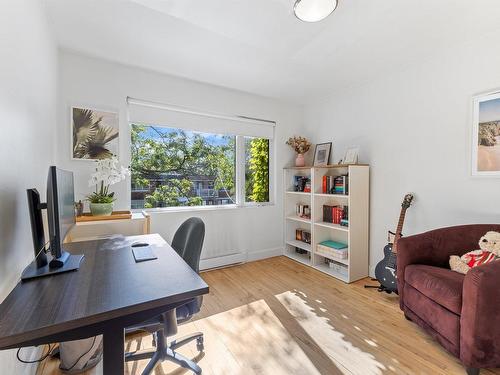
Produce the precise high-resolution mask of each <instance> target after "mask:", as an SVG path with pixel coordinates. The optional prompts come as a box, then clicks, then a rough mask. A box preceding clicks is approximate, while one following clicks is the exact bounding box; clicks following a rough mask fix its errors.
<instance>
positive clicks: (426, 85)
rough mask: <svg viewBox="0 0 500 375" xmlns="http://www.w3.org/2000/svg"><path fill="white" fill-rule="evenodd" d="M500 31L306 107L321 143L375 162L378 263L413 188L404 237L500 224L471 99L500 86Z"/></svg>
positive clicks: (499, 199) (374, 256) (373, 242)
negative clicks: (477, 157) (477, 166)
mask: <svg viewBox="0 0 500 375" xmlns="http://www.w3.org/2000/svg"><path fill="white" fill-rule="evenodd" d="M499 43H500V33H494V34H489V35H486V36H484V37H483V38H481V39H477V40H474V41H473V42H471V43H467V44H463V45H460V46H455V47H453V48H451V47H450V48H449V49H447V50H445V51H442V52H441V53H440V55H438V56H433V57H430V58H425V57H422V60H421V61H418V62H415V64H414V65H412V66H409V67H406V68H405V69H404V70H400V71H398V72H394V73H392V74H390V75H387V76H384V77H379V78H378V79H377V80H376V81H373V82H371V83H369V84H366V85H363V86H358V87H352V88H350V89H348V90H345V91H342V92H338V93H336V94H334V95H332V96H330V97H329V98H326V99H324V100H323V101H321V102H318V103H316V104H311V105H309V106H307V108H306V115H305V118H306V121H305V122H306V124H307V126H308V129H309V131H313V133H314V134H315V140H316V141H328V140H333V143H334V153H335V156H334V160H335V161H338V159H340V158H342V157H343V152H344V151H345V148H346V147H348V146H350V145H359V146H360V147H361V153H360V161H361V162H366V163H370V165H371V215H370V217H371V224H370V232H371V233H370V237H371V239H370V252H371V255H370V266H371V269H372V270H373V267H374V266H375V265H376V262H377V261H378V260H379V259H381V258H382V249H383V247H384V245H385V243H386V234H387V230H389V229H390V230H394V229H395V226H396V223H397V219H398V215H399V210H400V203H401V200H402V198H403V195H404V193H406V192H408V191H412V192H415V193H416V201H415V204H414V206H413V207H411V208H410V209H409V211H408V214H407V221H406V223H405V229H404V233H406V234H407V235H408V234H414V233H417V232H421V231H425V230H429V229H433V228H437V227H442V226H448V225H455V224H462V223H476V222H484V223H488V222H495V223H499V222H500V179H498V178H497V179H477V178H471V177H470V159H469V157H470V133H471V131H470V126H471V96H472V95H474V94H476V93H480V92H483V91H488V90H491V89H494V88H499V87H500V69H499V66H500V51H499V50H498V48H495V46H498V44H499Z"/></svg>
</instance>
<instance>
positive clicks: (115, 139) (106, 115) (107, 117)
mask: <svg viewBox="0 0 500 375" xmlns="http://www.w3.org/2000/svg"><path fill="white" fill-rule="evenodd" d="M77 111H90V112H91V115H92V116H93V118H94V120H95V121H94V123H95V122H99V124H98V126H99V127H101V130H102V131H105V132H107V133H108V138H110V140H109V141H108V142H106V145H105V147H104V149H105V150H107V151H108V152H105V154H106V155H107V156H103V157H93V155H91V154H89V153H85V152H83V151H82V150H81V149H79V147H78V146H79V145H80V144H81V143H82V142H78V136H76V135H75V132H76V129H75V128H76V125H75V117H76V116H77ZM80 113H81V112H80ZM99 119H101V121H98V120H99ZM69 120H70V131H69V145H70V156H71V160H84V161H85V160H86V161H95V160H98V159H106V158H110V157H111V156H113V155H114V156H117V157H118V156H119V155H118V154H119V146H120V144H119V135H120V121H119V114H118V111H114V110H109V109H98V108H94V107H90V106H86V105H74V106H71V107H70V111H69ZM80 133H81V136H80V138H81V139H83V138H84V136H85V134H84V133H83V132H80ZM100 154H101V155H103V153H100Z"/></svg>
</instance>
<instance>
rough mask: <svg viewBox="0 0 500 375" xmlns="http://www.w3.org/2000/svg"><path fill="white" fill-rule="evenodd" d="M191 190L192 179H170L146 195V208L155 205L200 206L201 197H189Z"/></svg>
mask: <svg viewBox="0 0 500 375" xmlns="http://www.w3.org/2000/svg"><path fill="white" fill-rule="evenodd" d="M190 190H191V181H189V180H186V179H182V180H169V181H168V182H167V184H166V185H162V186H159V187H157V188H156V189H155V191H154V192H153V194H151V195H147V196H146V202H145V203H144V207H145V208H153V207H175V206H200V205H201V204H202V199H201V198H200V197H189V198H185V201H184V200H183V198H184V197H187V196H188V195H189V191H190Z"/></svg>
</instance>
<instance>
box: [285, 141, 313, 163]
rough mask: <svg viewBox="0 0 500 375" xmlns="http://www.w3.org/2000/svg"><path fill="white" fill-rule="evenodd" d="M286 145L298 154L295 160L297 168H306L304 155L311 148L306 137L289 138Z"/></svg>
mask: <svg viewBox="0 0 500 375" xmlns="http://www.w3.org/2000/svg"><path fill="white" fill-rule="evenodd" d="M286 144H287V145H288V146H290V147H291V148H293V149H294V151H295V152H296V153H297V158H296V159H295V166H296V167H303V166H305V160H304V154H305V153H306V152H307V151H309V149H310V148H311V142H309V141H308V140H307V139H306V138H304V137H300V136H298V137H293V138H288V141H286Z"/></svg>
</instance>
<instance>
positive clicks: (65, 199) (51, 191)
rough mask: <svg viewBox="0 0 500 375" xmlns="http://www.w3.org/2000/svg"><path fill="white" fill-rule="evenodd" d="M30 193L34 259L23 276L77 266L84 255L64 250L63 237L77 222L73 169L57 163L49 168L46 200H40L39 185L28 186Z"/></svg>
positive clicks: (55, 271)
mask: <svg viewBox="0 0 500 375" xmlns="http://www.w3.org/2000/svg"><path fill="white" fill-rule="evenodd" d="M27 193H28V207H29V212H30V221H31V233H32V237H33V247H34V253H35V259H34V261H33V262H32V263H31V264H30V265H29V266H28V267H26V269H25V270H24V272H23V274H22V276H21V279H22V280H27V279H32V278H36V277H41V276H47V275H51V274H56V273H62V272H67V271H73V270H77V269H78V268H79V267H80V262H81V260H82V259H83V255H81V254H78V255H75V254H70V253H68V252H66V251H64V250H63V243H64V239H65V237H66V235H67V234H68V232H69V231H70V230H71V228H73V226H74V225H75V223H76V218H75V193H74V184H73V173H72V172H69V171H65V170H62V169H59V168H57V167H55V166H51V167H50V168H49V175H48V178H47V203H41V202H40V195H39V194H38V191H37V190H36V189H28V191H27ZM42 209H47V225H48V233H49V242H48V243H49V249H50V254H51V257H50V258H51V259H50V262H48V261H47V256H46V255H45V250H46V249H45V247H46V246H45V245H46V243H45V238H44V237H45V236H44V231H43V219H42Z"/></svg>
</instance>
